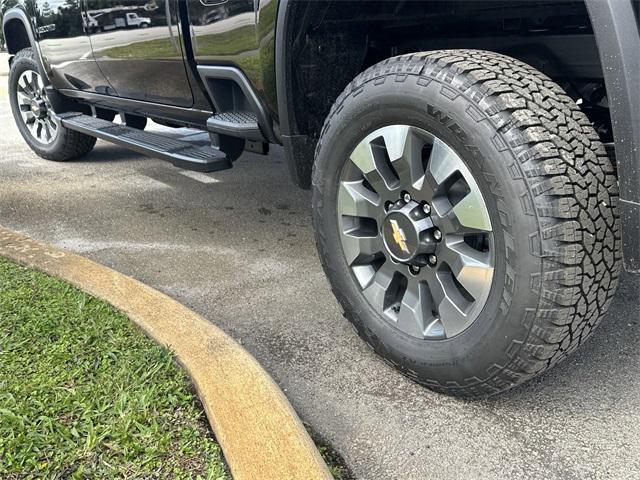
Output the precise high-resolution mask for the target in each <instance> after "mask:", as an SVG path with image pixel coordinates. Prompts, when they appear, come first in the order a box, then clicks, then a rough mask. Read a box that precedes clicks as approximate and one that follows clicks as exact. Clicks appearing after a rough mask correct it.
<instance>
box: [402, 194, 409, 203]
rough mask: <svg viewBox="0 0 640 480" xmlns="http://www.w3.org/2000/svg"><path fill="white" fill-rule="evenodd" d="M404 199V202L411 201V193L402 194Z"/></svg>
mask: <svg viewBox="0 0 640 480" xmlns="http://www.w3.org/2000/svg"><path fill="white" fill-rule="evenodd" d="M402 200H404V203H409V202H410V201H411V195H409V194H408V193H405V194H404V195H402Z"/></svg>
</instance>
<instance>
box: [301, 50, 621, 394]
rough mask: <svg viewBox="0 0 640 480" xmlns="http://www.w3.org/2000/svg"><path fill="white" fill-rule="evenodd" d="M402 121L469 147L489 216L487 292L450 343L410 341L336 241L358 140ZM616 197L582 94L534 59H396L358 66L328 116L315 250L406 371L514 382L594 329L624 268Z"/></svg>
mask: <svg viewBox="0 0 640 480" xmlns="http://www.w3.org/2000/svg"><path fill="white" fill-rule="evenodd" d="M398 122H401V123H403V124H408V125H413V126H416V127H420V128H422V129H425V130H427V131H429V132H432V133H434V134H436V135H438V136H439V137H440V138H442V139H443V140H445V141H446V142H447V143H448V144H449V145H451V146H452V147H453V148H454V149H455V150H456V151H457V152H458V154H460V155H461V157H462V158H463V160H464V161H465V163H466V164H467V166H468V167H469V169H470V170H471V171H472V173H473V174H474V177H475V179H476V181H477V183H478V185H479V187H480V190H481V191H482V193H483V195H484V197H485V202H486V204H487V209H488V211H489V215H490V217H491V221H492V224H493V225H494V233H495V252H496V253H495V273H494V277H493V285H492V286H491V291H490V294H489V296H488V299H487V301H486V303H485V305H484V307H483V309H482V311H481V313H480V314H479V316H478V318H477V320H476V321H475V322H474V323H473V324H472V325H471V326H470V327H469V328H467V329H466V330H465V331H463V332H462V333H460V334H458V335H456V336H454V337H452V338H448V339H445V340H428V339H427V340H423V339H418V338H413V337H410V336H408V335H406V334H404V333H403V332H400V331H399V330H398V329H396V328H395V327H394V326H392V325H391V324H390V322H388V321H386V320H384V319H383V317H382V316H381V315H380V314H379V313H378V312H377V311H375V310H374V309H373V308H372V307H371V305H370V304H369V303H368V302H367V301H366V300H365V298H364V296H363V294H362V291H361V289H360V286H359V284H358V283H357V282H356V281H355V280H354V277H353V274H352V272H351V270H350V269H349V268H348V265H347V262H346V260H345V256H344V254H343V252H342V248H341V240H340V232H339V225H338V223H339V221H338V215H337V214H336V212H337V210H336V209H337V203H336V202H337V189H338V184H339V179H340V172H341V170H342V168H343V165H344V164H345V162H346V161H347V158H348V157H349V155H350V153H351V152H352V151H353V149H354V147H355V146H356V145H357V144H358V142H359V141H360V140H362V138H363V137H365V136H366V135H367V134H369V133H370V132H372V131H374V130H376V129H378V128H380V127H382V126H385V125H389V124H393V123H398ZM617 202H618V190H617V179H616V177H615V174H614V169H613V168H612V165H611V163H610V161H609V159H608V158H607V156H606V153H605V149H604V147H603V145H602V143H601V142H600V140H599V138H598V135H597V134H596V132H595V131H594V129H593V128H592V126H591V124H590V122H589V120H588V119H587V118H586V116H585V115H584V114H583V113H582V112H581V111H580V110H579V108H578V107H577V106H576V104H575V102H574V101H573V100H572V99H571V98H569V97H568V96H567V95H566V94H565V92H564V91H563V90H562V89H561V88H560V87H559V86H558V85H557V84H555V83H554V82H553V81H551V80H550V79H549V78H547V77H546V76H545V75H543V74H542V73H540V72H539V71H537V70H535V69H534V68H533V67H531V66H529V65H526V64H524V63H522V62H519V61H517V60H515V59H513V58H510V57H506V56H503V55H499V54H495V53H491V52H486V51H474V50H451V51H436V52H426V53H419V54H412V55H405V56H400V57H394V58H391V59H388V60H385V61H384V62H381V63H379V64H377V65H374V66H373V67H371V68H369V69H368V70H366V71H365V72H363V73H362V74H360V75H359V76H358V77H357V78H356V79H355V80H353V82H351V84H349V85H348V86H347V88H346V89H345V90H344V92H343V93H342V94H341V95H340V96H339V98H338V99H337V101H336V102H335V104H334V106H333V108H332V110H331V112H330V114H329V116H328V118H327V120H326V122H325V125H324V127H323V130H322V133H321V137H320V140H319V143H318V146H317V150H316V160H315V165H314V172H313V214H314V218H313V219H314V227H315V231H316V242H317V247H318V251H319V254H320V258H321V261H322V265H323V267H324V270H325V272H326V274H327V276H328V278H329V281H330V283H331V286H332V289H333V292H334V294H335V296H336V297H337V299H338V301H339V302H340V304H341V306H342V308H343V309H344V312H345V316H346V318H347V319H348V320H349V321H350V322H351V323H352V324H353V325H354V326H355V329H356V330H357V332H358V334H359V335H360V336H361V337H362V338H363V339H364V340H365V341H366V342H367V343H368V344H370V345H371V346H372V347H373V349H374V350H375V352H377V353H378V354H379V355H381V356H382V357H383V358H384V359H385V360H386V361H388V362H389V363H391V364H392V365H394V366H395V367H396V368H398V369H399V370H400V371H402V372H403V373H404V374H405V375H407V376H409V377H410V378H412V379H413V380H415V381H417V382H419V383H422V384H424V385H426V386H428V387H429V388H431V389H433V390H436V391H440V392H445V393H448V394H453V395H458V396H465V397H484V396H487V395H492V394H495V393H498V392H502V391H505V390H507V389H509V388H512V387H514V386H516V385H519V384H521V383H523V382H525V381H527V380H528V379H530V378H532V377H534V376H535V375H538V374H540V373H541V372H543V371H545V370H546V369H548V368H550V367H551V366H553V365H555V364H556V363H557V362H558V361H560V360H562V359H563V358H565V357H566V355H567V354H569V353H570V352H571V351H573V350H574V349H575V348H576V347H578V346H579V345H580V344H582V343H583V342H584V341H585V340H586V339H587V338H588V337H589V335H591V333H592V332H593V330H594V329H595V327H596V326H597V325H598V324H599V322H600V321H601V319H602V317H603V315H604V314H605V312H606V311H607V309H608V307H609V304H610V302H611V299H612V297H613V295H614V292H615V290H616V287H617V283H618V276H619V273H620V269H621V266H620V257H621V255H620V227H619V220H618V212H617Z"/></svg>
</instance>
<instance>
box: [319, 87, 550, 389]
mask: <svg viewBox="0 0 640 480" xmlns="http://www.w3.org/2000/svg"><path fill="white" fill-rule="evenodd" d="M381 78H385V77H380V78H379V79H378V80H380V79H381ZM419 78H420V77H417V76H408V77H407V78H406V79H405V81H403V82H402V83H398V82H394V81H393V79H392V78H386V81H384V83H381V82H380V81H378V82H374V81H370V82H367V83H366V84H364V85H363V86H362V88H360V89H358V90H357V94H356V95H349V96H347V98H346V99H345V100H344V101H343V103H342V104H341V105H340V107H339V108H340V110H339V113H338V114H337V115H333V116H332V117H331V120H330V123H329V124H327V125H325V129H324V133H323V136H322V138H321V141H320V144H319V148H318V151H317V157H316V164H315V171H314V185H315V189H314V199H313V200H314V221H315V225H316V233H317V239H318V246H319V251H320V255H321V257H322V260H323V264H324V266H325V270H326V271H327V274H328V276H329V278H330V280H331V281H332V286H333V289H334V292H335V294H336V296H337V298H338V300H339V301H340V303H341V304H342V306H343V308H344V309H345V312H346V314H347V315H348V317H349V318H350V319H351V321H352V322H353V323H354V324H355V326H356V328H357V329H358V330H359V332H360V334H361V335H362V336H363V337H364V338H365V339H366V340H367V341H368V342H369V343H371V344H372V345H373V347H374V348H375V349H376V351H377V352H378V353H380V354H381V355H382V356H383V357H385V358H386V359H387V360H390V361H391V362H392V363H394V364H395V365H396V366H398V367H400V368H401V369H402V370H404V371H405V373H409V374H410V375H412V376H416V377H417V378H419V379H420V380H421V381H423V382H426V383H429V382H431V381H432V382H433V383H434V384H441V383H444V382H451V380H454V379H455V380H456V381H458V382H460V383H462V382H465V383H468V382H466V379H480V380H484V379H485V378H487V377H488V376H489V375H490V374H491V367H492V366H494V365H495V366H505V365H507V364H508V363H509V361H510V358H511V356H512V355H511V353H510V349H512V348H513V347H514V346H516V347H519V346H520V345H522V343H524V341H525V340H526V337H527V335H528V332H529V329H530V326H531V325H530V322H531V320H532V319H531V316H532V313H535V309H536V306H537V303H538V298H539V297H538V295H537V294H536V292H534V291H533V290H532V289H531V287H530V279H531V278H534V277H535V275H536V274H539V272H540V270H541V266H540V260H539V259H538V258H536V257H534V256H532V255H531V254H530V252H529V250H528V248H527V247H528V245H529V242H528V241H527V239H528V237H529V236H530V235H531V234H534V233H535V232H537V221H536V217H535V216H532V215H530V214H528V212H526V211H525V209H524V208H523V206H522V203H521V202H520V201H516V200H515V199H521V198H523V197H526V196H527V194H528V192H527V190H526V184H525V183H524V182H523V181H522V180H521V179H520V180H519V179H517V178H516V179H514V178H513V176H514V171H515V170H514V168H510V167H511V166H513V164H514V162H515V158H514V155H513V153H512V152H511V151H510V149H508V148H504V149H500V148H498V146H497V145H501V144H502V143H501V142H498V141H497V138H498V137H499V134H498V133H497V131H496V129H495V127H494V126H493V125H492V124H491V122H490V121H489V120H488V119H487V118H480V119H478V118H479V117H478V115H477V114H476V113H477V112H478V111H480V110H479V109H478V108H477V107H476V106H475V105H474V102H473V101H471V100H470V99H467V98H464V97H463V96H462V95H458V96H457V97H456V98H454V99H452V98H450V95H447V94H443V85H441V84H440V83H439V82H437V81H432V82H430V83H428V84H427V85H420V84H419V82H418V79H419ZM391 124H408V125H412V126H416V127H419V128H422V129H424V130H427V131H428V132H430V133H432V134H435V135H436V136H437V137H439V138H440V139H442V140H444V141H445V142H446V143H447V144H448V145H449V146H450V147H452V148H453V149H454V150H455V151H456V152H457V153H458V154H459V155H460V157H461V158H463V160H464V161H465V163H466V164H467V166H468V167H469V169H470V170H471V172H472V174H473V175H474V178H475V180H476V182H477V183H478V186H479V187H480V190H481V192H482V193H483V196H484V199H485V203H486V205H487V209H488V211H489V215H490V218H491V223H492V226H493V231H494V235H493V246H492V248H493V252H494V267H495V269H494V277H493V278H494V281H493V285H492V288H491V291H490V294H489V297H488V299H487V301H486V303H485V306H484V308H483V310H482V311H481V313H480V315H479V317H478V319H477V320H476V321H475V322H474V323H473V324H472V325H471V326H470V327H469V328H467V329H466V330H465V331H464V332H462V333H461V334H459V335H457V336H455V337H453V338H451V339H446V340H422V339H417V338H414V337H411V336H409V335H407V334H405V333H403V332H402V331H400V330H398V329H397V328H395V327H394V326H392V325H391V324H390V323H389V322H388V321H386V320H384V319H383V317H382V316H381V315H380V314H378V313H377V312H376V311H375V310H374V309H373V308H372V307H371V306H370V304H369V303H368V302H367V301H366V300H365V298H364V296H363V294H362V292H361V290H360V288H359V286H358V285H357V282H356V281H355V279H354V278H353V275H352V273H351V270H350V268H349V267H348V265H347V263H346V260H345V258H344V254H343V252H342V248H341V238H340V234H339V226H338V214H337V205H336V200H337V193H338V186H339V180H340V174H341V170H342V167H343V165H344V164H345V162H346V161H347V159H348V157H349V155H350V153H351V152H352V151H353V149H354V148H355V146H356V145H357V144H358V143H359V142H360V141H361V140H362V139H363V138H365V137H366V136H367V135H368V134H369V133H371V132H373V131H375V130H376V129H378V128H380V127H383V126H386V125H391ZM516 176H517V175H516ZM507 199H510V200H507ZM414 374H415V375H414Z"/></svg>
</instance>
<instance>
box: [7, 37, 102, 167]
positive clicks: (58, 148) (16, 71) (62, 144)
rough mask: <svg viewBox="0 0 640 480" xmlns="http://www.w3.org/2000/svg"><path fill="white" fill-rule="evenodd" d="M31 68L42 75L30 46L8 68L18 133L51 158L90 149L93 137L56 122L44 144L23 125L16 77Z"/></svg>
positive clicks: (71, 157)
mask: <svg viewBox="0 0 640 480" xmlns="http://www.w3.org/2000/svg"><path fill="white" fill-rule="evenodd" d="M29 70H30V71H33V72H36V73H38V74H39V75H42V74H41V72H40V71H39V68H38V64H37V62H36V60H35V55H34V52H33V50H32V49H31V48H25V49H24V50H20V51H19V52H18V53H17V54H16V56H15V58H14V60H13V63H12V64H11V70H10V72H9V101H10V103H11V111H12V112H13V118H14V119H15V122H16V124H17V126H18V129H19V130H20V134H21V135H22V137H23V138H24V140H25V141H26V142H27V144H28V145H29V147H31V149H32V150H33V151H34V152H35V153H36V154H37V155H38V156H40V157H42V158H44V159H47V160H54V161H59V162H63V161H68V160H74V159H76V158H79V157H81V156H83V155H86V154H87V153H89V152H90V151H91V150H92V149H93V147H94V145H95V144H96V139H95V137H91V136H89V135H84V134H82V133H78V132H75V131H73V130H69V129H67V128H64V127H62V126H61V125H59V126H58V131H57V135H56V137H55V139H54V140H53V141H52V142H51V143H49V144H45V143H42V142H40V141H38V140H37V139H36V138H35V137H34V136H33V135H32V133H31V132H30V131H29V129H28V128H27V126H26V125H25V123H24V121H23V119H22V117H21V114H20V107H19V106H18V97H17V92H18V80H19V78H20V75H22V73H24V72H25V71H29Z"/></svg>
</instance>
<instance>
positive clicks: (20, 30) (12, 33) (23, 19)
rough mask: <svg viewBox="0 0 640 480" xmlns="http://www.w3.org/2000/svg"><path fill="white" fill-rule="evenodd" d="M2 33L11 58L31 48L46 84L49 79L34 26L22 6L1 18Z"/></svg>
mask: <svg viewBox="0 0 640 480" xmlns="http://www.w3.org/2000/svg"><path fill="white" fill-rule="evenodd" d="M2 31H3V33H4V38H5V41H6V44H7V51H8V52H9V54H10V55H12V56H13V55H15V54H16V53H18V52H19V51H20V50H22V49H25V48H29V47H31V48H33V49H34V52H35V57H36V62H37V63H38V67H39V69H40V72H41V74H42V75H43V81H44V82H45V84H48V83H49V78H48V76H47V74H46V70H45V68H44V64H43V63H42V57H41V55H40V48H39V46H38V41H37V39H36V34H35V31H34V26H33V24H32V22H31V20H30V19H29V14H28V13H27V12H26V10H25V8H24V7H23V6H22V5H16V6H15V7H12V8H10V9H8V10H7V11H6V12H4V14H3V16H2ZM12 60H13V57H11V59H10V61H12Z"/></svg>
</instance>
